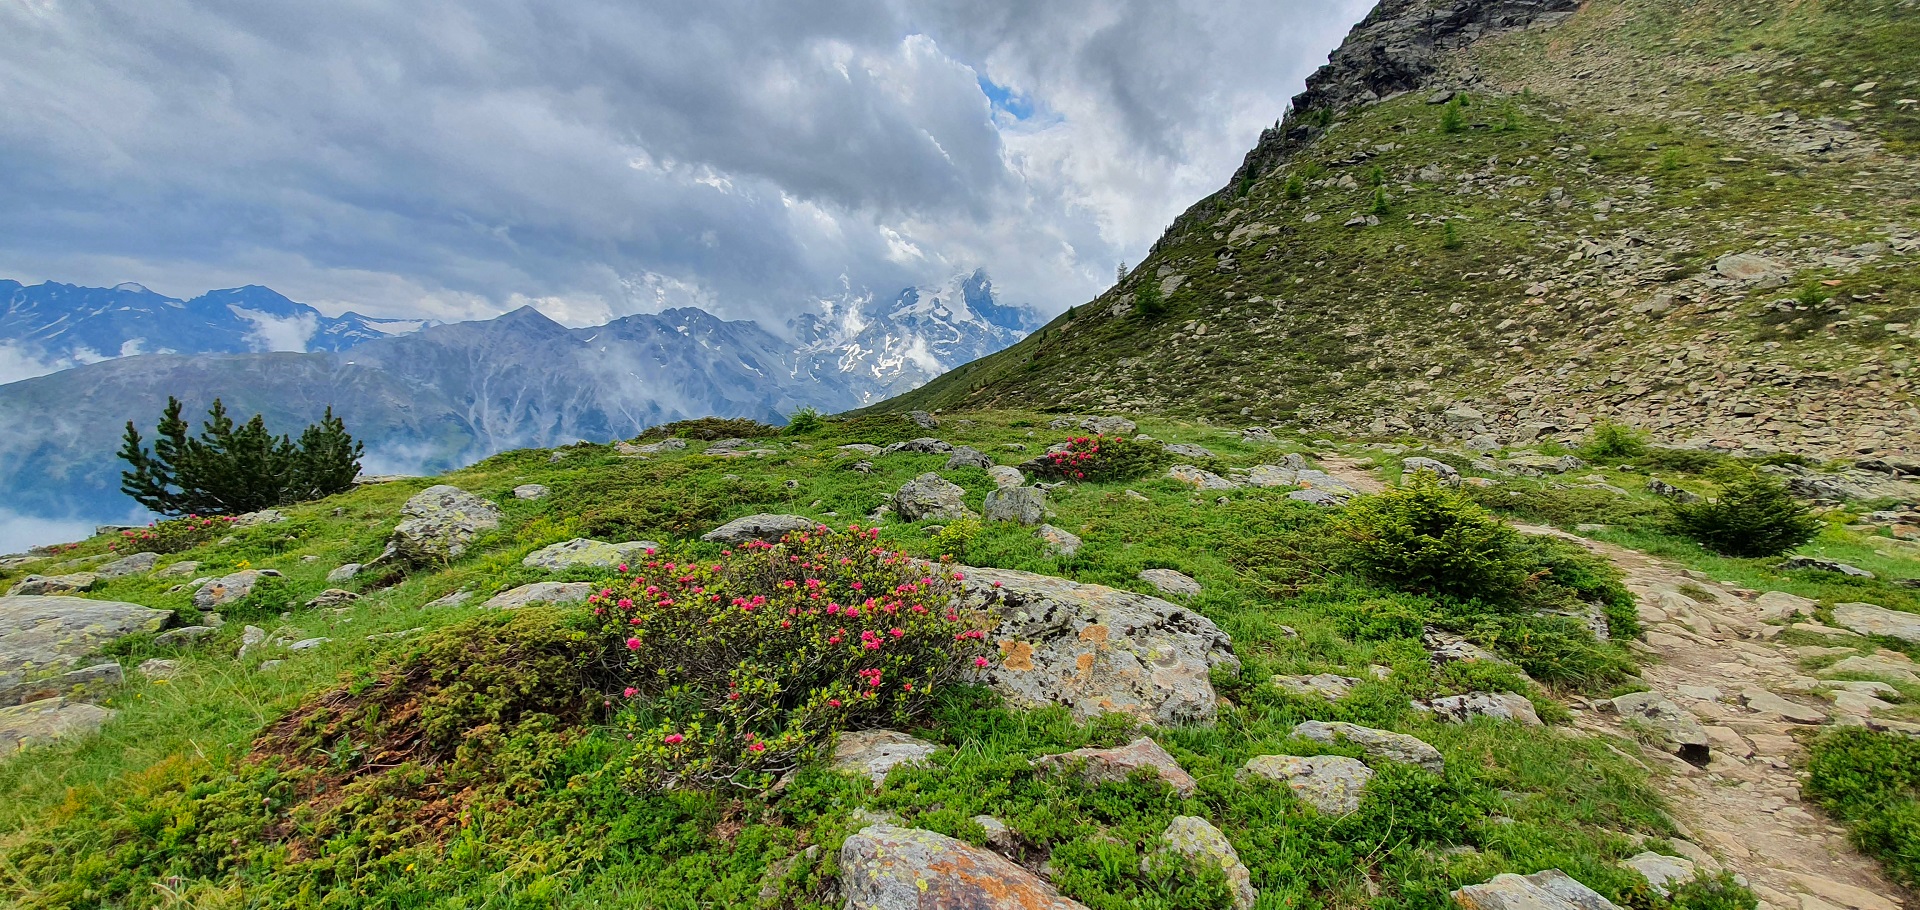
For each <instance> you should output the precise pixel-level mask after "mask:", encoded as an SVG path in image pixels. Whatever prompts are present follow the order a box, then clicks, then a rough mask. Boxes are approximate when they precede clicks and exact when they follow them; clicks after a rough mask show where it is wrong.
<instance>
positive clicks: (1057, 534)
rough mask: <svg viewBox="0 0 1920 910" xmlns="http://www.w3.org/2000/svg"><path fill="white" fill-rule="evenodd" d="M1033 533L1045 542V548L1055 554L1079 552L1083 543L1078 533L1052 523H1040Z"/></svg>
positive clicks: (1065, 554)
mask: <svg viewBox="0 0 1920 910" xmlns="http://www.w3.org/2000/svg"><path fill="white" fill-rule="evenodd" d="M1033 533H1034V536H1035V537H1038V538H1040V540H1041V541H1043V542H1045V543H1046V545H1047V550H1048V551H1049V552H1051V553H1053V555H1055V556H1072V555H1074V554H1076V553H1079V552H1080V547H1081V546H1082V545H1083V544H1082V541H1081V540H1080V538H1079V536H1078V535H1076V534H1074V533H1073V532H1071V531H1067V530H1065V529H1062V528H1056V527H1054V526H1053V525H1041V526H1040V528H1039V530H1036V531H1034V532H1033Z"/></svg>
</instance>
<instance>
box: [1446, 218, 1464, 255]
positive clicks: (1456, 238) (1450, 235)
mask: <svg viewBox="0 0 1920 910" xmlns="http://www.w3.org/2000/svg"><path fill="white" fill-rule="evenodd" d="M1466 245H1467V244H1466V241H1464V240H1461V239H1460V229H1459V228H1458V227H1456V226H1454V223H1453V219H1451V218H1449V219H1447V222H1446V223H1445V224H1442V225H1441V226H1440V248H1441V249H1447V250H1457V249H1460V248H1461V247H1463V246H1466Z"/></svg>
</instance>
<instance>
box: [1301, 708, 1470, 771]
mask: <svg viewBox="0 0 1920 910" xmlns="http://www.w3.org/2000/svg"><path fill="white" fill-rule="evenodd" d="M1293 735H1295V736H1300V737H1305V738H1307V739H1311V740H1313V741H1314V742H1319V743H1326V744H1327V745H1329V746H1333V745H1341V744H1351V745H1355V746H1359V747H1360V749H1361V751H1363V752H1365V753H1367V755H1368V757H1371V758H1382V759H1386V760H1388V761H1397V762H1404V763H1406V764H1409V765H1419V766H1420V767H1422V768H1425V769H1427V770H1428V771H1432V772H1433V773H1435V774H1439V773H1441V772H1442V771H1445V770H1446V767H1447V763H1446V759H1445V758H1442V757H1441V755H1440V750H1439V749H1435V748H1434V747H1432V746H1430V745H1428V744H1427V743H1426V742H1424V741H1422V740H1421V739H1420V738H1418V737H1414V736H1408V735H1407V734H1405V733H1393V732H1390V731H1387V730H1376V729H1374V728H1372V727H1362V726H1360V725H1358V724H1349V723H1342V722H1339V721H1331V722H1329V721H1324V720H1310V721H1307V722H1305V723H1303V724H1300V725H1298V726H1296V727H1294V728H1293Z"/></svg>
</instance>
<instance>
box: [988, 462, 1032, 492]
mask: <svg viewBox="0 0 1920 910" xmlns="http://www.w3.org/2000/svg"><path fill="white" fill-rule="evenodd" d="M987 476H988V477H991V478H993V485H994V486H995V487H998V488H1000V489H1002V490H1005V489H1010V488H1013V487H1019V486H1024V485H1026V482H1027V477H1026V475H1024V474H1022V473H1020V469H1019V468H1016V467H1014V466H1012V465H1006V464H997V465H994V466H993V467H990V468H988V469H987Z"/></svg>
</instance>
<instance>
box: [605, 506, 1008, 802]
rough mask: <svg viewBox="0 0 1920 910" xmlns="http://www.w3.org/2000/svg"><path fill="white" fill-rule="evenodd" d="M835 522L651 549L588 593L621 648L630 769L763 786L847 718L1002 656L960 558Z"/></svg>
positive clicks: (852, 720)
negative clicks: (837, 528)
mask: <svg viewBox="0 0 1920 910" xmlns="http://www.w3.org/2000/svg"><path fill="white" fill-rule="evenodd" d="M878 534H879V532H878V531H877V530H861V529H860V528H859V527H858V526H854V527H850V528H848V530H847V532H846V533H844V534H841V533H835V532H832V531H829V530H828V529H826V528H825V527H821V528H819V529H817V530H816V531H814V532H811V533H795V534H790V535H788V536H787V538H786V539H785V540H783V541H781V542H780V543H779V544H767V543H760V542H752V543H748V544H744V545H742V546H740V547H739V548H738V549H735V550H728V551H725V552H724V553H723V556H722V558H721V559H720V560H718V561H714V562H676V561H673V560H670V559H667V558H664V557H663V558H650V559H649V561H648V562H646V563H645V564H644V565H632V566H623V567H622V571H621V573H620V575H619V576H618V577H617V578H616V579H615V580H613V581H612V582H610V583H608V584H606V585H605V586H603V587H602V588H601V589H600V590H599V591H598V592H596V593H595V594H593V595H592V596H591V597H589V598H588V603H589V606H590V607H591V608H592V610H593V615H594V617H595V618H596V621H597V623H598V625H599V628H600V630H601V633H602V635H603V636H604V638H605V640H606V643H607V645H608V647H609V649H610V651H611V653H613V654H616V655H618V657H617V658H616V660H617V662H618V664H619V665H618V667H617V682H616V684H615V685H616V687H617V688H618V689H619V695H620V697H621V698H623V699H625V701H626V705H625V707H624V708H622V709H621V710H620V711H619V713H618V716H617V720H616V723H617V725H618V726H619V727H620V728H621V729H622V731H623V732H624V733H625V734H626V735H627V736H628V737H629V738H631V739H632V740H633V741H634V743H635V748H634V750H633V758H632V764H631V766H630V768H629V781H630V783H633V784H636V785H639V786H644V787H658V786H700V785H706V784H715V783H722V782H725V783H730V784H734V785H737V786H742V787H763V786H766V785H767V784H769V783H771V782H772V780H773V778H774V777H775V776H776V775H778V774H780V773H782V772H785V771H786V770H788V769H789V768H792V767H793V766H795V765H796V764H798V763H799V761H800V760H801V759H802V758H803V757H804V756H805V755H807V754H808V753H809V752H810V751H812V750H814V749H817V748H818V747H819V746H821V745H822V744H824V743H825V742H826V741H827V740H828V739H829V738H830V737H831V736H832V734H833V733H834V732H835V731H838V730H847V729H861V728H865V727H871V726H874V725H878V724H881V723H895V724H904V723H909V722H911V721H913V720H914V719H915V718H916V717H918V716H920V715H921V714H923V713H924V712H925V711H926V709H927V708H928V707H929V706H930V704H931V700H932V696H933V695H934V693H935V692H937V691H939V690H940V689H941V688H942V687H944V686H947V685H950V684H952V683H954V682H955V681H956V680H958V679H959V678H960V677H961V676H962V675H963V674H965V673H967V672H968V671H970V670H976V669H982V668H985V667H987V666H989V661H988V658H987V653H988V644H987V641H986V630H987V629H988V628H989V627H990V626H989V617H987V616H985V615H983V614H980V613H977V612H973V611H963V610H962V609H961V608H960V607H958V606H957V604H958V598H957V597H956V596H955V595H956V593H957V591H956V586H955V583H956V582H958V581H959V580H960V578H961V575H960V573H959V572H957V571H954V570H953V569H952V568H950V567H945V566H940V565H935V564H931V563H927V562H923V561H918V560H913V559H910V558H908V557H906V556H902V555H900V554H898V553H893V552H890V551H888V550H886V549H883V548H881V547H879V546H877V545H875V543H874V540H875V539H876V538H877V536H878Z"/></svg>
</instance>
